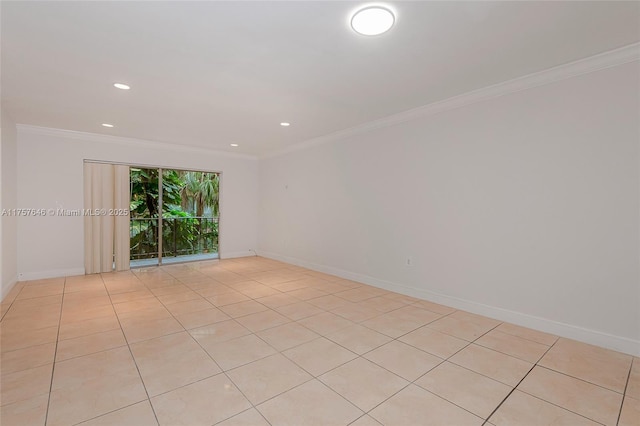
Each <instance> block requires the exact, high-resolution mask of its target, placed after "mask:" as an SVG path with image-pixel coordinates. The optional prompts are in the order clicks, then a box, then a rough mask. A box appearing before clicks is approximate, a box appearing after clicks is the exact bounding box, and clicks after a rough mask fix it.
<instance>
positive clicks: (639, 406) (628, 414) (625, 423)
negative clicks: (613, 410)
mask: <svg viewBox="0 0 640 426" xmlns="http://www.w3.org/2000/svg"><path fill="white" fill-rule="evenodd" d="M638 419H640V400H638V399H634V398H629V397H625V399H624V404H623V405H622V411H621V412H620V422H619V423H618V426H638Z"/></svg>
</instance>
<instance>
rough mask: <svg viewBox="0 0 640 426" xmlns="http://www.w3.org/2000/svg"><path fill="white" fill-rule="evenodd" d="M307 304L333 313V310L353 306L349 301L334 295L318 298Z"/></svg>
mask: <svg viewBox="0 0 640 426" xmlns="http://www.w3.org/2000/svg"><path fill="white" fill-rule="evenodd" d="M307 302H308V303H310V304H312V305H313V306H317V307H318V308H320V309H324V310H325V311H331V310H333V309H336V308H339V307H340V306H344V305H351V304H353V303H352V302H349V301H348V300H344V299H342V298H340V297H337V296H334V295H332V294H329V295H325V296H321V297H316V298H314V299H310V300H308V301H307Z"/></svg>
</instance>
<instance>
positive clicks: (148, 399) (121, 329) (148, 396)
mask: <svg viewBox="0 0 640 426" xmlns="http://www.w3.org/2000/svg"><path fill="white" fill-rule="evenodd" d="M100 278H101V279H102V283H103V284H104V286H105V289H106V290H107V294H108V295H109V300H111V293H109V289H108V288H107V286H106V284H105V282H104V279H103V278H102V274H100ZM136 279H138V280H140V279H139V278H138V277H136ZM145 287H146V285H145ZM111 308H112V309H113V312H114V314H115V316H116V319H117V321H118V324H119V325H120V331H121V332H122V335H123V336H124V340H125V342H126V343H127V349H129V355H130V356H131V359H132V360H133V365H135V366H136V371H137V372H138V377H140V382H141V383H142V388H143V389H144V393H145V394H146V395H147V401H149V405H150V406H151V411H152V412H153V416H154V417H155V419H156V423H157V424H158V425H159V424H160V421H159V420H158V415H157V414H156V410H155V408H153V404H152V403H151V397H150V395H149V391H148V390H147V386H146V385H145V383H144V379H143V378H142V374H141V373H140V367H138V363H137V362H136V358H135V357H134V356H133V351H132V350H131V345H130V344H129V339H128V338H127V334H126V333H125V332H124V329H123V328H122V323H121V322H120V317H119V316H118V313H117V312H116V311H115V308H114V307H113V301H111ZM138 402H140V401H138Z"/></svg>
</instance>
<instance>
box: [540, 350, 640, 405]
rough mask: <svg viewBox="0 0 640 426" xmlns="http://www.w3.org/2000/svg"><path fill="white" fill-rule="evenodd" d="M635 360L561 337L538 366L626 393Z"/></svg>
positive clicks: (618, 353)
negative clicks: (628, 378)
mask: <svg viewBox="0 0 640 426" xmlns="http://www.w3.org/2000/svg"><path fill="white" fill-rule="evenodd" d="M631 360H632V357H631V356H630V355H625V354H622V353H620V352H615V351H611V350H608V349H604V348H600V347H597V346H592V345H588V344H586V343H580V342H576V341H575V340H569V339H564V338H561V339H559V340H558V341H557V342H556V344H555V345H553V347H552V348H551V349H549V352H547V354H546V355H545V356H544V357H543V358H542V360H540V362H539V364H540V365H541V366H543V367H547V368H549V369H551V370H555V371H558V372H560V373H565V374H568V375H569V376H573V377H577V378H578V379H582V380H586V381H587V382H591V383H594V384H596V385H599V386H603V387H605V388H607V389H611V390H613V391H615V392H619V393H622V392H624V388H625V385H626V383H627V377H628V375H629V368H630V366H631Z"/></svg>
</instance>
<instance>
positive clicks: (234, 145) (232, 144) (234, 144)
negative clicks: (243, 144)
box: [229, 143, 240, 148]
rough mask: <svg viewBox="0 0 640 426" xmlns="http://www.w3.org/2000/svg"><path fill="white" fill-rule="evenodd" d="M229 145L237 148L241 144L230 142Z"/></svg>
mask: <svg viewBox="0 0 640 426" xmlns="http://www.w3.org/2000/svg"><path fill="white" fill-rule="evenodd" d="M229 145H231V146H232V147H234V148H235V147H236V146H240V145H238V144H237V143H230V144H229Z"/></svg>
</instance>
